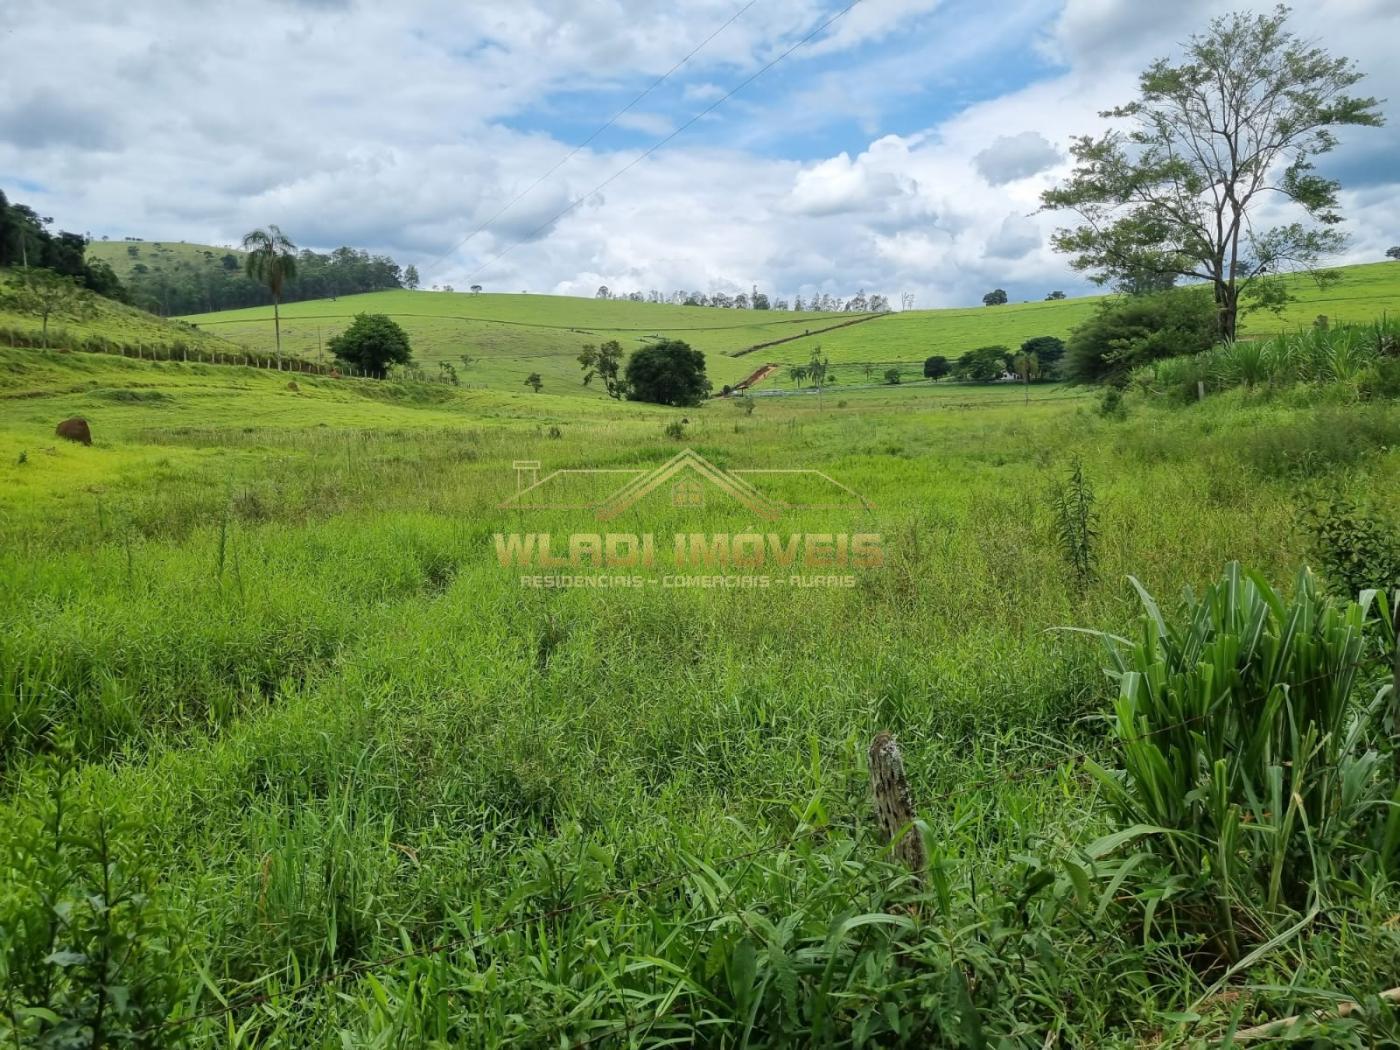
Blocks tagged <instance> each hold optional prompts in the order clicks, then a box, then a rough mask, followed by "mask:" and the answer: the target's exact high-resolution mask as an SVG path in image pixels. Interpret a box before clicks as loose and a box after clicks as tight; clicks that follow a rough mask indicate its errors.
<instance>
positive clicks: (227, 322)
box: [186, 263, 1400, 397]
mask: <svg viewBox="0 0 1400 1050" xmlns="http://www.w3.org/2000/svg"><path fill="white" fill-rule="evenodd" d="M1340 272H1341V273H1342V279H1341V280H1340V281H1339V282H1338V283H1336V284H1333V285H1330V286H1329V287H1327V288H1325V289H1319V288H1317V286H1316V285H1315V284H1313V283H1312V282H1311V281H1310V280H1307V279H1304V278H1292V279H1291V280H1292V281H1293V284H1294V291H1295V294H1296V295H1297V296H1298V301H1297V302H1295V303H1291V304H1289V305H1288V307H1287V308H1286V309H1285V310H1284V312H1283V313H1282V314H1281V315H1277V316H1276V315H1274V314H1269V313H1264V314H1255V315H1253V316H1251V317H1249V318H1248V319H1247V320H1246V322H1245V324H1244V326H1243V328H1242V331H1243V333H1244V335H1245V336H1252V335H1265V334H1269V333H1272V332H1276V331H1283V330H1287V329H1290V328H1298V327H1305V326H1307V325H1310V324H1312V322H1313V320H1314V319H1315V318H1316V317H1317V315H1318V314H1324V313H1325V314H1327V315H1328V317H1329V318H1330V319H1331V320H1332V321H1334V322H1343V321H1364V320H1369V319H1370V318H1373V317H1376V316H1379V315H1381V314H1383V313H1386V312H1387V311H1389V312H1397V311H1400V263H1375V264H1368V265H1362V266H1349V267H1343V268H1341V271H1340ZM1099 299H1100V297H1098V296H1087V297H1083V298H1077V299H1064V300H1059V301H1056V302H1033V303H1008V304H1007V305H1005V306H997V307H985V306H979V307H967V308H961V309H941V310H913V311H909V312H907V313H897V314H889V315H886V316H882V317H879V318H877V319H874V320H871V321H867V322H863V323H860V324H855V325H850V326H848V327H842V328H835V329H832V330H829V331H817V330H818V329H821V328H825V327H828V326H831V325H836V324H840V323H841V322H843V321H849V320H851V319H852V315H850V314H811V313H804V314H793V313H789V312H785V311H783V312H780V311H769V312H763V311H739V310H717V309H712V308H709V307H685V306H660V305H652V304H648V303H630V302H611V301H602V302H600V301H597V300H593V299H573V298H565V297H560V296H545V295H506V294H492V293H486V294H482V295H471V294H469V293H461V292H456V293H446V292H407V291H399V292H373V293H369V294H366V295H355V296H344V297H341V298H340V299H337V300H334V301H328V300H314V301H308V302H300V303H291V304H288V305H287V306H285V307H283V309H282V340H283V346H284V348H286V349H287V350H288V351H289V352H294V353H297V354H301V355H302V356H306V357H309V358H312V359H317V358H318V357H324V359H327V360H328V359H329V354H328V353H325V352H324V350H323V347H324V343H325V341H326V340H327V339H329V338H330V337H331V336H332V335H334V334H336V333H337V332H339V331H341V330H342V329H343V328H344V327H345V326H346V325H347V324H349V322H350V320H351V318H353V316H354V315H355V314H356V313H360V312H365V313H387V314H389V315H390V316H392V317H394V318H395V319H396V320H398V321H399V323H400V324H402V325H403V326H404V327H405V329H406V330H407V331H408V333H409V335H410V338H411V339H412V341H413V346H414V353H415V355H416V356H417V357H418V358H419V359H420V361H421V362H422V363H423V364H424V365H425V366H426V367H427V369H428V371H429V372H432V371H433V370H434V369H435V368H436V367H437V362H438V361H442V360H445V361H448V362H451V363H454V364H456V363H458V358H459V355H461V354H463V353H467V354H470V355H471V356H472V357H473V358H475V359H476V363H475V364H473V365H472V366H471V368H469V369H467V370H465V371H462V373H461V379H462V381H463V382H465V383H471V384H475V385H481V386H486V387H491V388H494V389H500V390H510V389H513V388H515V387H519V386H521V385H522V384H523V383H524V381H525V377H526V376H527V375H529V374H530V373H531V372H539V373H540V375H541V377H542V378H543V379H544V383H545V387H544V389H545V391H547V392H554V393H558V392H564V391H568V392H571V393H575V392H579V367H578V362H577V361H576V360H575V358H576V357H577V355H578V351H579V348H580V347H581V346H582V345H583V344H585V343H590V342H592V343H597V342H601V341H603V340H607V339H616V340H618V342H620V343H621V344H622V346H623V348H624V349H625V350H627V351H628V352H631V351H632V350H636V349H637V348H639V347H641V346H643V345H645V344H646V343H647V342H648V341H650V340H651V339H653V338H657V337H661V336H667V337H674V338H678V339H684V340H685V341H687V342H689V343H690V344H691V345H692V346H694V347H696V348H697V349H700V350H703V351H705V355H706V363H707V365H708V368H709V372H710V376H711V379H712V381H713V382H714V385H715V388H716V389H718V388H719V387H720V386H722V385H723V384H725V383H729V384H733V383H736V382H738V381H739V380H741V379H743V378H744V377H745V376H747V375H749V374H750V373H751V372H753V371H754V369H756V368H758V367H759V366H760V365H762V364H764V363H765V362H777V363H782V364H800V363H803V362H805V361H806V360H807V359H808V358H809V357H810V356H811V353H812V350H813V348H814V347H816V346H818V345H820V346H821V348H822V350H823V351H824V352H825V353H826V355H827V356H828V357H829V359H830V360H831V362H832V364H833V365H838V366H851V368H850V369H849V374H850V376H851V378H850V381H851V382H856V381H864V380H863V377H862V379H861V380H857V379H856V378H855V377H856V376H857V375H858V374H860V373H861V372H862V371H863V366H864V365H865V364H866V363H877V364H880V365H881V370H883V368H886V367H890V366H891V365H895V366H898V367H900V369H901V371H902V372H903V373H904V377H905V379H906V381H908V380H909V379H917V378H918V377H919V375H920V369H921V368H922V364H923V360H924V358H926V357H928V356H930V355H931V354H942V355H943V356H945V357H948V358H949V359H953V358H956V357H958V356H959V355H961V354H962V353H964V352H965V351H967V350H971V349H975V348H976V347H979V346H988V345H994V344H1003V345H1006V346H1009V347H1012V348H1013V349H1014V348H1015V347H1017V346H1019V345H1020V344H1021V343H1022V342H1024V341H1025V340H1027V339H1030V338H1032V337H1034V336H1039V335H1054V336H1059V337H1061V338H1064V337H1066V336H1068V335H1069V332H1070V330H1071V329H1072V328H1074V326H1075V325H1078V324H1080V323H1082V322H1083V321H1084V320H1085V319H1087V318H1088V317H1089V316H1090V315H1091V314H1092V313H1093V311H1094V309H1095V307H1096V304H1097V303H1098V301H1099ZM271 318H272V310H271V307H256V308H250V309H245V310H229V311H224V312H221V313H214V314H195V315H191V316H189V317H187V318H186V320H188V321H191V322H192V323H194V324H197V325H199V326H200V327H201V328H202V329H203V330H205V331H208V332H211V333H214V334H217V335H219V336H221V337H222V338H225V339H229V340H231V341H234V342H238V343H242V344H244V345H246V346H249V347H252V348H254V349H257V350H259V351H264V352H266V351H270V350H271V349H272V345H273V333H272V323H271ZM807 330H811V331H813V332H814V333H815V334H812V335H803V333H804V332H806V331H807ZM789 336H797V337H798V338H796V339H793V340H791V341H789V342H784V343H781V344H780V345H778V346H772V347H764V348H763V349H761V350H755V351H753V352H751V353H744V354H743V356H740V357H731V355H733V354H736V353H739V352H741V351H744V350H746V348H748V347H751V346H754V345H756V344H759V343H766V342H770V341H772V340H775V339H782V338H786V337H789ZM877 374H878V373H877ZM837 375H838V378H839V380H840V382H841V383H842V384H845V383H846V382H847V381H848V380H847V372H846V371H842V370H841V369H839V368H838V371H837ZM781 381H782V373H778V374H777V375H776V376H774V377H772V378H770V379H769V380H767V381H766V383H765V384H764V385H765V386H771V385H773V384H775V383H779V384H780V383H781ZM585 392H587V391H585ZM591 393H592V394H593V396H598V397H602V396H604V395H603V394H602V393H601V391H594V392H591Z"/></svg>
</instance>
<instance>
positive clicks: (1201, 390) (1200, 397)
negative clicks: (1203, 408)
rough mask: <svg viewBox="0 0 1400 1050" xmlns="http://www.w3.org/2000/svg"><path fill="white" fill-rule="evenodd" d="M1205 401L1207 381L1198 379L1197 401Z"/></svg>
mask: <svg viewBox="0 0 1400 1050" xmlns="http://www.w3.org/2000/svg"><path fill="white" fill-rule="evenodd" d="M1205 399H1206V381H1205V380H1204V379H1198V380H1196V400H1197V401H1204V400H1205Z"/></svg>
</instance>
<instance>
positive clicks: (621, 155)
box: [0, 0, 1400, 306]
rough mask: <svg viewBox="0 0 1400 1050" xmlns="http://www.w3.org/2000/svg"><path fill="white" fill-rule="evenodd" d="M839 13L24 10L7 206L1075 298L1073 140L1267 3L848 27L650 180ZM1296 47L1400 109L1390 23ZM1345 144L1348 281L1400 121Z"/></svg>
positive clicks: (554, 5)
mask: <svg viewBox="0 0 1400 1050" xmlns="http://www.w3.org/2000/svg"><path fill="white" fill-rule="evenodd" d="M844 4H845V0H756V2H754V3H752V4H747V2H746V0H684V2H673V3H669V4H657V3H655V2H654V0H584V2H579V0H475V2H473V3H472V4H470V5H464V4H462V3H460V0H405V2H400V3H395V4H392V5H391V4H383V3H378V2H370V0H246V2H242V3H239V4H225V5H211V6H200V5H191V4H189V3H187V2H186V0H131V2H129V3H124V4H122V5H113V4H110V3H106V2H103V0H68V2H66V3H65V4H63V5H31V6H30V7H29V8H28V9H26V12H25V16H24V18H23V19H16V20H11V22H10V23H9V24H8V25H7V26H6V27H5V28H4V29H3V30H0V32H2V33H3V34H4V37H3V42H4V46H5V51H6V56H7V63H6V67H5V69H4V71H2V72H0V78H3V80H4V83H3V87H4V90H3V91H0V188H4V189H5V190H6V191H7V192H8V193H10V194H11V196H16V197H18V198H19V199H21V200H25V201H27V202H28V203H31V204H33V205H34V206H35V207H36V208H38V209H39V210H40V211H41V212H42V213H43V214H46V215H52V216H54V217H55V219H56V224H57V225H59V226H61V227H63V228H67V229H75V230H81V231H86V232H90V233H91V234H92V235H93V236H102V235H107V236H110V237H114V238H120V237H122V236H128V235H131V236H141V237H146V238H148V239H153V240H155V239H171V240H173V239H185V240H193V241H206V242H212V243H220V244H227V243H232V242H234V241H236V240H237V239H238V238H239V237H240V236H241V234H242V233H243V232H244V231H246V230H247V229H249V228H250V227H252V226H255V225H262V224H264V223H268V222H276V223H278V224H279V225H281V226H282V228H283V229H284V230H286V231H288V232H289V233H290V234H291V235H292V237H293V238H294V239H295V240H296V241H297V242H298V243H299V244H302V245H305V246H308V247H315V248H322V249H328V248H333V247H336V246H338V245H340V244H343V243H349V244H352V245H356V246H360V247H366V248H370V249H372V250H376V251H386V252H389V253H391V254H393V255H394V256H395V257H396V258H397V259H399V260H400V261H401V262H403V263H405V264H407V263H410V262H412V263H415V264H416V265H417V266H418V267H419V269H420V271H422V274H423V277H424V282H425V284H426V285H433V284H437V285H448V284H451V285H454V286H457V287H465V286H466V285H467V284H469V283H481V284H483V285H485V286H486V287H487V288H488V289H498V290H506V291H520V290H522V289H528V290H530V291H534V292H557V293H563V294H582V295H587V294H591V293H592V291H593V290H594V289H595V288H596V287H597V286H598V285H599V284H607V285H609V286H610V287H612V288H614V289H622V290H632V289H638V290H643V291H645V290H648V289H651V288H656V289H659V290H661V291H663V292H671V291H674V290H676V289H687V290H692V289H695V290H701V291H706V292H714V291H726V292H731V293H732V292H735V291H739V290H747V289H748V288H749V287H750V286H751V285H754V284H757V285H759V286H760V287H762V288H764V289H766V290H768V291H769V292H770V294H774V295H779V296H787V297H791V296H793V295H795V294H801V295H803V296H805V297H810V296H811V295H812V294H813V293H814V292H829V293H831V294H834V295H851V294H853V293H854V292H855V291H856V290H857V289H862V288H863V289H864V290H865V291H867V292H881V293H883V294H886V295H888V296H890V297H891V298H892V299H894V300H896V301H897V300H898V298H899V296H900V295H901V294H902V293H905V292H907V293H910V294H912V295H914V296H915V300H916V303H917V304H918V305H920V306H942V305H971V304H975V303H977V302H979V301H980V298H981V295H982V293H983V292H985V291H986V290H988V289H990V288H992V287H998V286H999V287H1003V288H1006V289H1007V290H1008V291H1009V292H1010V294H1011V297H1012V299H1013V300H1019V299H1039V298H1042V297H1043V296H1044V295H1045V294H1046V293H1047V292H1048V291H1050V290H1052V289H1063V290H1066V291H1068V292H1070V293H1071V294H1073V293H1075V292H1081V291H1088V290H1090V288H1089V285H1088V284H1087V282H1085V281H1084V280H1083V279H1082V278H1081V277H1079V276H1077V275H1075V274H1073V273H1072V272H1071V271H1070V270H1069V267H1068V266H1067V264H1066V260H1065V259H1064V258H1062V257H1060V256H1057V255H1056V254H1055V253H1054V252H1053V251H1052V250H1051V249H1050V247H1049V244H1048V237H1049V234H1050V233H1051V232H1052V230H1053V229H1054V227H1055V226H1056V225H1057V224H1059V223H1062V222H1063V221H1064V220H1063V218H1062V217H1060V218H1057V217H1056V216H1053V215H1047V214H1037V204H1038V200H1039V194H1040V193H1041V192H1042V191H1043V190H1044V189H1045V188H1046V187H1048V186H1050V185H1053V184H1054V183H1055V182H1056V181H1057V180H1058V179H1060V178H1063V176H1064V175H1065V173H1066V172H1067V170H1068V163H1067V159H1066V158H1067V154H1066V148H1067V146H1068V144H1069V142H1070V139H1071V137H1072V136H1074V135H1078V134H1097V133H1099V132H1101V131H1103V130H1104V128H1105V126H1106V125H1105V121H1104V120H1103V119H1102V118H1100V117H1099V116H1098V112H1099V111H1100V110H1102V109H1105V108H1107V107H1109V106H1112V105H1115V104H1119V103H1122V102H1125V101H1127V100H1128V99H1130V98H1131V97H1132V93H1133V86H1134V79H1135V76H1136V73H1137V72H1138V71H1140V70H1141V69H1142V68H1143V66H1144V65H1145V64H1146V63H1147V62H1148V61H1149V60H1151V59H1152V58H1154V57H1157V56H1160V55H1167V54H1172V53H1173V52H1174V51H1176V50H1177V46H1178V44H1179V42H1180V41H1181V40H1182V39H1184V38H1185V37H1186V36H1187V35H1189V34H1190V33H1191V32H1193V31H1199V30H1203V29H1204V28H1205V27H1206V25H1207V24H1208V22H1209V20H1210V19H1211V17H1213V16H1215V15H1218V14H1222V13H1225V12H1227V11H1229V10H1232V9H1235V8H1237V7H1245V8H1251V9H1257V10H1264V9H1268V8H1271V7H1272V0H1238V2H1237V3H1227V2H1221V0H1176V2H1174V3H1171V4H1164V3H1163V4H1159V3H1144V2H1142V0H980V2H979V0H862V2H861V3H859V4H857V6H856V7H855V8H853V9H852V10H851V11H850V12H849V13H848V14H846V15H844V16H843V17H841V18H840V19H839V20H837V21H836V22H834V23H832V24H831V25H830V26H829V27H827V28H826V29H824V30H822V31H820V32H818V33H817V34H816V35H815V36H814V37H813V38H812V39H811V41H810V42H809V43H808V44H806V45H804V46H802V47H801V48H799V49H798V50H796V51H795V52H794V53H793V54H792V55H791V56H789V57H788V58H787V59H785V60H783V61H782V62H780V63H779V64H778V65H777V66H776V67H774V68H773V69H771V70H768V71H767V72H765V73H763V74H762V75H761V76H759V77H758V79H757V80H755V81H754V83H752V84H750V85H749V86H748V87H746V88H744V89H743V90H742V91H740V92H739V93H738V94H736V95H735V96H734V97H733V98H731V99H729V100H728V101H726V102H724V103H723V104H722V105H720V106H719V107H718V108H717V109H715V111H714V112H713V113H711V114H710V115H708V116H706V117H705V118H704V119H702V120H700V121H699V122H697V123H696V124H695V125H694V126H693V127H690V128H688V129H687V130H685V131H684V132H683V133H681V134H680V135H679V136H677V137H676V138H675V139H674V140H673V141H671V142H669V143H668V144H667V145H666V146H665V147H664V148H662V149H661V150H659V151H658V152H656V153H655V154H654V155H653V156H650V157H648V158H646V159H645V160H642V161H641V162H640V163H635V162H636V161H637V158H638V155H639V153H640V152H641V151H643V150H645V149H647V148H648V147H650V146H652V145H653V144H655V143H656V142H657V141H659V140H660V139H661V138H663V137H664V136H666V135H667V134H669V133H670V132H671V131H673V130H674V129H676V128H677V127H679V126H681V125H682V124H683V123H684V122H686V121H687V120H689V119H690V118H691V117H692V116H693V115H695V114H696V113H698V112H700V111H701V110H703V109H704V108H705V107H706V106H707V105H709V104H710V103H712V102H713V101H714V100H715V99H716V98H717V97H719V96H720V95H722V94H723V93H724V92H726V91H728V90H729V89H730V88H732V87H733V86H735V85H737V84H739V83H741V82H742V81H744V80H745V79H747V78H748V77H750V76H752V75H753V74H754V73H755V72H756V71H758V70H760V69H761V68H762V67H763V66H764V65H765V64H766V63H767V62H769V61H770V60H771V59H772V58H773V57H775V56H776V55H778V54H780V53H782V52H783V51H784V50H786V49H787V48H789V47H791V46H792V44H794V43H795V42H796V41H798V40H800V39H802V38H803V37H804V36H806V35H808V34H809V33H811V32H812V31H813V30H814V29H816V28H817V27H820V26H822V25H823V23H825V22H827V21H828V20H829V19H830V18H831V17H832V15H834V14H835V13H836V12H838V11H839V10H840V9H841V8H842V7H843V6H844ZM736 15H737V17H736ZM726 22H728V23H729V24H728V25H727V26H726V28H724V29H723V31H722V32H720V33H718V34H717V35H715V36H714V38H713V40H710V41H709V42H708V43H706V44H705V46H704V47H703V48H701V50H700V51H699V52H698V53H696V54H695V55H694V56H693V57H692V58H691V59H690V60H689V61H687V62H686V63H685V64H684V66H683V67H682V68H681V69H680V70H678V71H677V72H676V73H675V74H674V75H672V76H671V77H670V78H669V79H667V81H666V82H665V83H664V84H663V85H662V86H661V87H659V88H657V89H656V90H655V91H654V92H652V93H651V94H649V95H648V96H647V97H646V98H645V99H643V100H642V101H641V102H639V103H638V104H637V105H636V106H635V108H633V109H632V110H631V111H630V112H629V113H627V114H626V115H625V116H624V117H623V118H622V119H620V120H619V121H618V124H617V125H616V126H615V127H613V128H611V129H609V130H608V131H607V132H605V133H604V134H603V135H601V136H599V137H598V138H597V139H596V140H595V141H593V142H591V143H589V145H588V146H587V148H585V149H582V150H579V151H578V152H577V154H576V155H574V156H573V157H571V158H570V159H569V161H568V163H566V164H564V165H563V166H562V167H559V168H558V170H557V171H555V172H553V173H552V174H551V175H550V176H549V177H548V178H546V179H544V180H543V181H542V182H541V183H540V184H539V185H538V186H535V187H534V188H533V189H530V191H529V192H528V193H527V194H525V196H524V197H523V198H522V199H521V200H520V201H519V202H518V203H516V204H514V205H513V206H511V207H510V208H509V209H508V210H506V211H505V213H504V214H501V215H500V216H499V217H496V215H497V212H499V211H500V210H501V208H502V207H503V206H504V205H506V204H507V203H508V202H510V201H511V200H512V199H513V198H515V197H516V196H517V195H519V194H520V193H521V192H522V191H524V190H526V189H527V188H529V187H530V186H531V184H532V183H534V182H535V181H536V180H537V179H539V177H540V175H541V174H542V173H544V172H546V171H549V170H550V169H551V168H553V167H554V166H555V165H557V164H558V163H559V161H560V160H561V159H562V158H564V157H565V156H567V155H568V154H569V153H570V151H571V150H573V149H574V147H576V146H577V145H578V144H579V143H580V142H582V141H583V140H584V139H585V138H587V137H588V135H590V134H591V133H592V132H593V131H594V130H595V129H596V128H597V127H598V125H599V124H601V123H602V122H603V121H604V120H605V119H607V117H608V116H610V115H611V114H613V113H614V112H616V110H617V109H619V108H620V107H621V106H623V105H625V104H626V103H627V102H628V101H630V100H631V99H632V98H633V97H634V96H635V95H636V94H637V93H638V92H640V91H641V90H642V89H644V88H645V87H647V85H649V84H651V83H652V82H654V81H655V80H656V79H657V78H658V77H660V76H661V75H662V74H664V73H666V72H667V71H668V70H670V69H671V68H672V67H673V66H674V65H675V64H676V63H677V62H679V61H680V60H681V59H682V58H683V57H684V56H685V55H686V54H687V53H688V52H690V51H692V50H693V49H694V48H695V47H696V45H697V44H699V43H701V42H702V41H704V40H705V39H706V38H707V37H708V36H710V35H711V34H712V33H714V32H715V30H716V29H718V28H719V27H720V26H723V25H725V23H726ZM1294 23H1295V27H1296V29H1297V30H1298V31H1299V32H1300V33H1302V34H1303V35H1305V36H1308V37H1311V38H1315V39H1317V40H1318V41H1319V42H1320V43H1322V44H1324V45H1326V46H1327V47H1329V48H1330V49H1331V50H1333V51H1334V52H1335V53H1339V54H1344V55H1348V56H1350V57H1352V58H1353V59H1355V60H1356V61H1357V62H1358V64H1359V65H1360V67H1361V68H1362V69H1363V70H1364V71H1366V72H1367V73H1368V74H1370V78H1369V80H1368V81H1367V82H1366V84H1365V85H1364V88H1365V90H1366V91H1368V92H1369V93H1372V94H1376V95H1379V96H1382V97H1387V96H1388V97H1390V98H1392V99H1397V100H1400V65H1398V64H1397V63H1395V62H1394V58H1393V54H1391V53H1390V52H1391V51H1392V50H1393V42H1394V41H1395V40H1396V39H1400V3H1397V2H1396V0H1316V2H1314V3H1311V4H1309V5H1307V6H1306V7H1304V6H1302V5H1299V10H1298V11H1297V12H1296V14H1295V16H1294ZM254 38H255V39H256V40H257V46H256V47H249V46H248V41H249V40H250V39H254ZM60 41H61V46H56V42H60ZM1387 108H1390V107H1387ZM1343 139H1344V144H1343V147H1342V148H1341V149H1340V150H1339V151H1338V152H1337V153H1336V154H1335V155H1334V156H1333V157H1332V158H1330V159H1329V160H1328V161H1327V163H1326V166H1325V168H1324V170H1325V171H1327V172H1328V173H1334V174H1336V175H1337V176H1338V177H1342V178H1344V180H1345V182H1346V186H1347V190H1346V193H1345V194H1344V205H1345V212H1346V215H1347V217H1348V227H1347V228H1348V231H1349V232H1350V233H1351V234H1352V246H1351V248H1350V249H1349V251H1348V254H1347V255H1346V256H1345V257H1344V261H1360V260H1367V259H1379V258H1380V257H1381V254H1382V252H1383V251H1384V249H1385V247H1387V246H1389V245H1390V244H1395V243H1400V175H1397V174H1396V172H1397V170H1400V164H1397V163H1396V162H1397V160H1400V125H1397V124H1395V123H1394V122H1392V123H1391V125H1390V126H1388V127H1387V128H1385V129H1381V130H1370V129H1354V130H1350V131H1348V132H1347V133H1346V134H1345V135H1344V136H1343ZM624 169H625V170H624ZM619 172H622V174H620V175H619V174H618V173H619ZM608 180H611V181H608ZM605 182H607V185H606V186H605V188H603V189H602V190H601V191H599V192H593V191H594V188H595V187H597V186H599V185H600V184H603V183H605ZM566 209H567V212H566V213H565V214H563V215H562V216H560V213H561V212H565V211H566ZM556 217H557V218H556ZM478 229H479V230H480V232H476V233H475V235H474V236H471V237H470V238H468V234H472V233H473V231H477V230H478ZM464 239H465V243H463V241H464Z"/></svg>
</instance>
